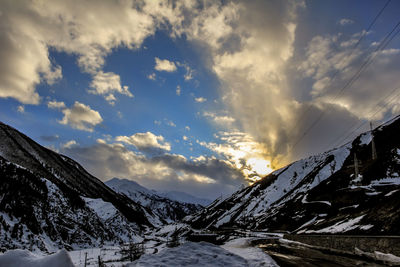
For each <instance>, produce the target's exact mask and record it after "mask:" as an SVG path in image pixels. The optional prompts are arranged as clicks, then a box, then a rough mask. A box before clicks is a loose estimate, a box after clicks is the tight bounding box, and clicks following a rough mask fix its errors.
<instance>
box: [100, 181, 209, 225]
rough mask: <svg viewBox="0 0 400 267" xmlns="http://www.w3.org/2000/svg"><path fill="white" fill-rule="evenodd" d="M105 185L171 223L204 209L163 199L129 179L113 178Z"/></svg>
mask: <svg viewBox="0 0 400 267" xmlns="http://www.w3.org/2000/svg"><path fill="white" fill-rule="evenodd" d="M105 184H106V185H107V186H109V187H110V188H112V189H113V190H115V191H116V192H118V193H122V194H124V195H126V196H127V197H129V198H130V199H132V200H133V201H134V202H137V203H140V204H141V205H143V206H145V207H146V208H148V209H149V210H151V211H152V212H153V213H154V214H156V215H157V216H158V217H159V218H162V219H163V220H164V221H166V222H169V223H170V222H174V221H177V220H181V219H182V218H183V217H185V216H186V215H189V214H192V213H194V212H197V211H199V210H200V209H202V208H203V207H202V206H200V205H195V204H190V203H181V202H178V201H174V200H171V199H169V198H166V197H162V196H160V195H158V193H157V192H155V191H152V190H149V189H147V188H145V187H143V186H141V185H139V184H138V183H136V182H134V181H131V180H127V179H118V178H113V179H111V180H108V181H106V182H105Z"/></svg>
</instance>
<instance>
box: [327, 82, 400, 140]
mask: <svg viewBox="0 0 400 267" xmlns="http://www.w3.org/2000/svg"><path fill="white" fill-rule="evenodd" d="M399 89H400V88H395V89H394V90H393V91H392V92H396V91H397V90H399ZM391 94H392V93H391ZM391 94H389V96H390V95H391ZM399 97H400V92H398V93H397V94H396V95H394V96H392V97H391V98H390V100H389V101H388V103H387V104H386V105H384V106H381V107H380V108H378V107H379V103H378V104H377V105H375V107H376V108H378V109H375V110H376V111H375V112H374V113H373V114H371V115H370V116H368V119H367V120H365V121H364V122H361V123H360V124H358V127H357V128H355V129H354V130H352V131H351V132H350V133H349V134H347V135H346V136H345V137H343V136H341V137H340V139H336V140H335V141H334V147H336V146H338V145H340V144H342V143H343V142H345V141H346V140H347V139H348V138H349V137H351V136H352V135H353V134H355V133H357V131H358V130H359V129H361V128H362V126H364V125H365V124H366V123H367V122H368V121H370V120H371V119H372V118H373V117H374V116H375V115H377V114H378V113H379V112H381V111H382V110H383V109H384V108H386V107H387V106H390V105H391V104H392V102H393V101H395V100H397V99H398V98H399ZM386 98H388V97H386ZM386 98H385V100H386ZM382 102H383V101H382ZM353 128H354V127H353ZM331 144H332V143H331Z"/></svg>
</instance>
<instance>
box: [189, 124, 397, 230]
mask: <svg viewBox="0 0 400 267" xmlns="http://www.w3.org/2000/svg"><path fill="white" fill-rule="evenodd" d="M372 134H373V136H374V141H375V143H376V150H377V156H378V157H377V159H375V160H373V159H372V152H371V151H372V147H371V146H372V144H371V140H372V135H371V133H370V132H367V133H364V134H362V135H360V136H358V137H357V138H355V139H354V140H353V141H352V142H351V143H348V144H346V145H344V146H342V147H339V148H337V149H333V150H330V151H328V152H325V153H322V154H319V155H316V156H311V157H308V158H306V159H303V160H299V161H297V162H294V163H292V164H290V165H288V166H286V167H284V168H282V169H280V170H277V171H275V172H273V173H271V174H270V175H268V176H267V177H265V178H264V179H262V180H261V181H259V182H257V183H255V184H253V185H252V186H250V187H247V188H244V189H241V190H239V191H237V192H235V193H234V194H232V195H231V196H230V197H228V198H226V199H224V200H216V201H214V202H213V203H212V204H210V205H209V206H208V207H206V208H205V209H204V210H203V211H201V212H199V213H197V214H195V215H192V216H188V217H186V219H185V221H186V222H188V223H189V224H191V225H192V226H193V227H195V228H220V227H240V228H248V229H262V230H268V231H287V232H294V233H351V234H400V214H399V213H398V210H399V209H400V177H399V173H400V139H399V138H398V136H399V135H400V120H399V118H396V119H394V120H392V121H390V122H389V123H386V124H385V125H382V126H380V127H378V128H376V129H375V130H374V131H373V132H372ZM354 153H356V156H357V158H358V161H359V164H360V167H359V177H355V176H354Z"/></svg>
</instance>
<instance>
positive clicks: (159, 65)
mask: <svg viewBox="0 0 400 267" xmlns="http://www.w3.org/2000/svg"><path fill="white" fill-rule="evenodd" d="M155 61H156V65H155V66H154V69H155V70H157V71H166V72H174V71H176V65H175V63H174V62H173V61H169V60H168V59H159V58H158V57H156V58H155Z"/></svg>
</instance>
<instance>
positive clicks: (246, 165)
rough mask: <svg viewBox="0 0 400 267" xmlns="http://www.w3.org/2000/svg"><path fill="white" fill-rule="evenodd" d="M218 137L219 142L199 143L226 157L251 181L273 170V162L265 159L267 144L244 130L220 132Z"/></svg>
mask: <svg viewBox="0 0 400 267" xmlns="http://www.w3.org/2000/svg"><path fill="white" fill-rule="evenodd" d="M216 138H217V139H218V143H214V142H208V143H207V142H200V141H197V143H198V144H200V145H201V146H204V147H206V148H208V149H210V150H212V151H214V152H216V153H218V154H219V155H221V156H223V157H225V158H226V160H227V161H228V162H230V164H232V166H234V167H235V168H236V169H238V170H240V171H241V172H242V174H243V176H244V177H246V179H248V180H249V181H256V180H258V179H260V178H262V177H264V176H265V175H266V174H268V173H270V172H271V171H272V170H273V166H272V163H271V162H270V161H268V160H266V159H265V158H266V155H267V151H268V150H267V149H266V147H265V145H264V144H262V143H259V142H257V141H256V140H254V138H253V137H252V136H250V135H248V134H246V133H243V132H219V133H218V134H217V135H216Z"/></svg>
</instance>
